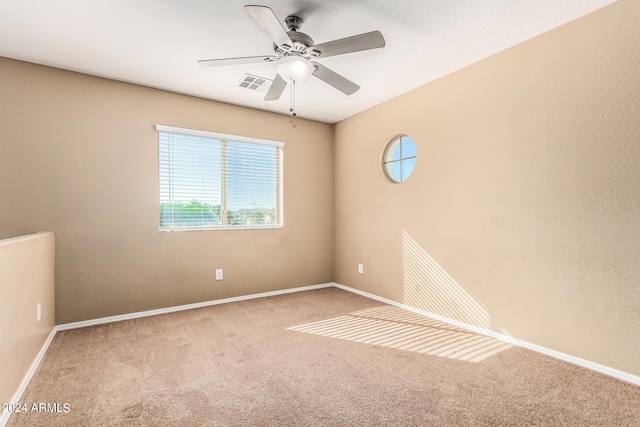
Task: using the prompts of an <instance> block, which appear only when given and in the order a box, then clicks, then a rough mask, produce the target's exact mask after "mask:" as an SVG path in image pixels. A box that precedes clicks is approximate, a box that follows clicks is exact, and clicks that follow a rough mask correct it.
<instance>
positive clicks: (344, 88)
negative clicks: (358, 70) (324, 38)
mask: <svg viewBox="0 0 640 427" xmlns="http://www.w3.org/2000/svg"><path fill="white" fill-rule="evenodd" d="M312 64H313V66H314V68H315V71H314V72H313V75H314V76H316V77H317V78H319V79H320V80H322V81H323V82H325V83H327V84H328V85H331V86H333V87H335V88H336V89H338V90H339V91H340V92H342V93H344V94H345V95H352V94H354V93H355V92H357V91H358V89H360V86H358V85H357V84H355V83H354V82H352V81H351V80H349V79H347V78H346V77H342V76H341V75H340V74H338V73H336V72H335V71H333V70H331V69H329V68H327V67H325V66H324V65H322V64H318V63H317V62H312Z"/></svg>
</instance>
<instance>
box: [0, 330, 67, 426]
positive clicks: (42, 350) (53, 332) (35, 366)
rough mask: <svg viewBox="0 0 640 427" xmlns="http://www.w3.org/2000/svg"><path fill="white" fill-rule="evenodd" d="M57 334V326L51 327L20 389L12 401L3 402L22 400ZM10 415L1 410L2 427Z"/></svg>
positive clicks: (0, 422)
mask: <svg viewBox="0 0 640 427" xmlns="http://www.w3.org/2000/svg"><path fill="white" fill-rule="evenodd" d="M55 336H56V328H55V327H54V328H52V329H51V332H50V333H49V336H48V337H47V339H46V340H45V342H44V344H42V347H41V348H40V351H39V352H38V354H37V355H36V358H35V359H33V362H32V363H31V366H30V367H29V370H28V371H27V373H26V375H25V376H24V378H23V379H22V382H21V383H20V385H19V386H18V390H16V392H15V393H14V394H13V397H12V398H11V402H3V403H13V404H15V403H18V402H20V399H21V398H22V394H23V393H24V391H25V389H26V388H27V386H28V385H29V382H30V381H31V377H33V374H34V373H35V372H36V369H38V366H40V362H42V359H43V358H44V355H45V353H46V352H47V349H48V348H49V344H51V341H53V337H55ZM9 417H11V412H0V427H4V426H5V425H6V424H7V422H8V421H9Z"/></svg>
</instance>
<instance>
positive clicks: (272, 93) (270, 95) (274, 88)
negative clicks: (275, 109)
mask: <svg viewBox="0 0 640 427" xmlns="http://www.w3.org/2000/svg"><path fill="white" fill-rule="evenodd" d="M285 87H287V81H286V80H285V79H283V78H282V77H281V76H280V74H276V78H275V79H273V83H271V87H270V88H269V90H268V91H267V94H266V95H265V96H264V100H265V101H277V100H278V99H280V95H282V92H284V88H285Z"/></svg>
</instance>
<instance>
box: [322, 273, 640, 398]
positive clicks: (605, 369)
mask: <svg viewBox="0 0 640 427" xmlns="http://www.w3.org/2000/svg"><path fill="white" fill-rule="evenodd" d="M333 286H335V287H336V288H339V289H342V290H345V291H348V292H353V293H355V294H358V295H362V296H364V297H367V298H371V299H373V300H376V301H380V302H383V303H385V304H389V305H393V306H396V307H399V308H402V309H404V310H407V311H411V312H413V313H417V314H421V315H423V316H426V317H430V318H432V319H436V320H439V321H441V322H444V323H448V324H450V325H453V326H457V327H459V328H462V329H466V330H468V331H472V332H476V333H478V334H482V335H486V336H489V337H492V338H496V339H499V340H501V341H505V342H508V343H510V344H514V345H517V346H518V347H523V348H526V349H529V350H533V351H535V352H538V353H542V354H545V355H547V356H551V357H554V358H556V359H560V360H562V361H565V362H569V363H573V364H574V365H578V366H582V367H583V368H587V369H591V370H592V371H596V372H600V373H602V374H605V375H608V376H610V377H614V378H617V379H619V380H622V381H626V382H628V383H631V384H635V385H638V386H640V376H637V375H633V374H629V373H627V372H623V371H619V370H617V369H614V368H610V367H609V366H605V365H601V364H599V363H595V362H591V361H589V360H585V359H581V358H579V357H575V356H571V355H570V354H566V353H562V352H559V351H556V350H552V349H550V348H546V347H542V346H540V345H537V344H532V343H530V342H527V341H523V340H519V339H517V338H513V337H510V336H509V335H504V334H500V333H498V332H494V331H491V330H489V329H484V328H480V327H477V326H473V325H469V324H467V323H463V322H459V321H457V320H455V319H450V318H448V317H444V316H440V315H438V314H435V313H431V312H428V311H426V310H421V309H419V308H415V307H411V306H408V305H406V304H401V303H399V302H396V301H392V300H390V299H387V298H383V297H380V296H378V295H374V294H370V293H368V292H364V291H361V290H358V289H354V288H350V287H348V286H344V285H341V284H339V283H333Z"/></svg>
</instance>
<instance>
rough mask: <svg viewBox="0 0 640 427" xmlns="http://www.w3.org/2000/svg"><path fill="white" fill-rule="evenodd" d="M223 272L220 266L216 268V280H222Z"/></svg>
mask: <svg viewBox="0 0 640 427" xmlns="http://www.w3.org/2000/svg"><path fill="white" fill-rule="evenodd" d="M223 277H224V276H223V274H222V269H221V268H217V269H216V280H222V278H223Z"/></svg>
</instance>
